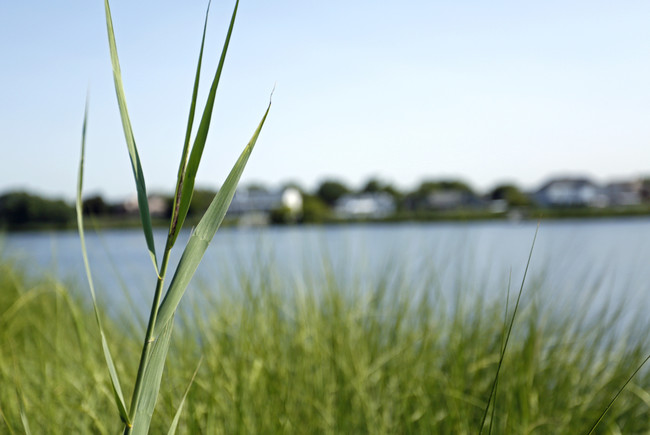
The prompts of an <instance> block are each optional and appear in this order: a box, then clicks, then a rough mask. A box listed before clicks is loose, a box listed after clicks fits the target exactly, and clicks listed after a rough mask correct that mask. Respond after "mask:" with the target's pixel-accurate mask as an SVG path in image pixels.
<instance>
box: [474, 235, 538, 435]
mask: <svg viewBox="0 0 650 435" xmlns="http://www.w3.org/2000/svg"><path fill="white" fill-rule="evenodd" d="M538 232H539V222H538V223H537V228H536V229H535V236H534V237H533V243H532V244H531V246H530V252H529V253H528V261H527V262H526V269H524V276H523V278H522V279H521V287H519V294H518V295H517V302H515V308H514V309H513V311H512V317H511V318H510V325H509V326H508V332H507V333H506V337H505V341H504V343H503V346H502V348H501V355H500V356H499V364H498V365H497V372H496V374H495V375H494V381H493V382H492V388H491V389H490V395H489V397H488V402H487V405H485V411H484V413H483V419H482V420H481V426H480V427H479V432H478V433H479V435H480V434H481V433H483V427H484V426H485V420H486V419H487V414H488V410H489V409H490V403H491V401H492V397H494V394H495V391H496V388H497V384H498V382H499V374H500V373H501V366H502V365H503V359H504V357H505V356H506V349H507V347H508V342H509V341H510V334H511V333H512V327H513V325H514V324H515V317H516V316H517V311H518V310H519V301H520V300H521V294H522V293H523V292H524V284H525V283H526V275H528V266H530V259H531V258H532V257H533V250H534V248H535V241H536V240H537V233H538ZM509 286H510V284H508V287H509ZM509 295H510V291H509V290H508V297H509Z"/></svg>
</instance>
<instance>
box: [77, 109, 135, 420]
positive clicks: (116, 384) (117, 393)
mask: <svg viewBox="0 0 650 435" xmlns="http://www.w3.org/2000/svg"><path fill="white" fill-rule="evenodd" d="M87 120H88V101H87V100H86V109H85V111H84V122H83V127H82V130H81V158H80V159H79V177H78V182H77V203H76V206H77V207H76V208H77V228H78V231H79V239H80V241H81V253H82V255H83V260H84V267H85V269H86V277H87V278H88V286H89V287H90V295H91V296H92V300H93V309H94V311H95V320H96V321H97V326H98V327H99V334H100V336H101V341H102V351H103V352H104V359H105V360H106V366H107V367H108V373H109V375H110V379H111V386H112V389H113V396H114V398H115V404H116V405H117V410H118V412H119V414H120V418H121V419H122V421H124V423H125V424H127V425H130V424H131V423H130V420H129V415H128V412H127V411H126V404H125V402H124V395H123V394H122V388H121V387H120V380H119V378H118V376H117V370H115V364H114V363H113V357H112V356H111V351H110V349H109V348H108V343H107V341H106V336H105V334H104V327H103V326H102V320H101V318H100V316H99V309H98V307H97V298H96V296H95V286H94V285H93V277H92V273H91V272H90V264H89V263H88V252H87V250H86V238H85V237H84V226H83V203H82V201H81V192H82V190H83V176H84V160H85V154H86V125H87Z"/></svg>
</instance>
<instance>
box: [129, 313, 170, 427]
mask: <svg viewBox="0 0 650 435" xmlns="http://www.w3.org/2000/svg"><path fill="white" fill-rule="evenodd" d="M173 328H174V316H173V315H172V317H171V318H170V319H169V321H168V322H167V323H166V324H165V325H163V327H162V330H161V333H160V335H158V336H157V337H156V341H155V342H154V343H153V347H152V349H151V356H150V357H149V360H148V363H147V366H146V367H145V371H144V377H143V380H142V383H143V388H142V393H141V396H140V400H139V401H138V406H137V408H136V409H135V414H134V416H133V426H132V427H129V426H128V425H127V427H126V428H125V429H124V434H133V435H146V434H147V433H149V426H150V425H151V417H152V416H153V411H154V408H155V407H156V400H157V399H158V392H159V391H160V380H161V379H162V374H163V369H164V367H165V359H166V357H167V352H168V351H169V344H170V341H171V335H172V330H173Z"/></svg>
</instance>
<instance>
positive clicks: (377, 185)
mask: <svg viewBox="0 0 650 435" xmlns="http://www.w3.org/2000/svg"><path fill="white" fill-rule="evenodd" d="M383 189H384V183H382V182H381V181H379V180H378V179H376V178H371V179H370V180H368V181H367V182H366V184H365V186H363V188H362V189H361V192H362V193H378V192H382V191H383Z"/></svg>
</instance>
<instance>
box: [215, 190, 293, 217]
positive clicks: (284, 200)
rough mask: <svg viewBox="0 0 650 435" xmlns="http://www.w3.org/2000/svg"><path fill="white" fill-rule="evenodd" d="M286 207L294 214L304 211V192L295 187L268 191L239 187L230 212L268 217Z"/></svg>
mask: <svg viewBox="0 0 650 435" xmlns="http://www.w3.org/2000/svg"><path fill="white" fill-rule="evenodd" d="M280 209H286V210H287V211H289V212H290V213H292V214H294V215H298V214H300V213H301V212H302V194H301V193H300V191H299V190H298V189H296V188H293V187H287V188H284V189H281V190H277V191H273V192H267V191H265V190H248V189H237V191H236V192H235V196H234V197H233V199H232V203H231V204H230V208H229V209H228V214H229V215H231V216H243V215H248V214H264V215H266V216H267V217H268V216H269V215H270V214H271V212H273V211H275V210H280Z"/></svg>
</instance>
